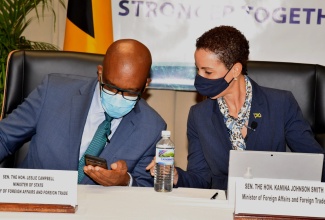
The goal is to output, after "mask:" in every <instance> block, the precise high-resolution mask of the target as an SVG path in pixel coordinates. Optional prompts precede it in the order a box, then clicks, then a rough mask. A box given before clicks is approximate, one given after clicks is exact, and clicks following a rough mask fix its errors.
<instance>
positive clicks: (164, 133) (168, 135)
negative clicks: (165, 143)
mask: <svg viewBox="0 0 325 220" xmlns="http://www.w3.org/2000/svg"><path fill="white" fill-rule="evenodd" d="M161 136H162V137H164V136H165V137H170V131H161Z"/></svg>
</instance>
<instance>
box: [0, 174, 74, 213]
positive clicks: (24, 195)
mask: <svg viewBox="0 0 325 220" xmlns="http://www.w3.org/2000/svg"><path fill="white" fill-rule="evenodd" d="M77 178H78V171H63V170H37V169H7V168H1V169H0V203H32V204H58V205H71V206H73V207H74V206H76V205H77V182H78V181H77Z"/></svg>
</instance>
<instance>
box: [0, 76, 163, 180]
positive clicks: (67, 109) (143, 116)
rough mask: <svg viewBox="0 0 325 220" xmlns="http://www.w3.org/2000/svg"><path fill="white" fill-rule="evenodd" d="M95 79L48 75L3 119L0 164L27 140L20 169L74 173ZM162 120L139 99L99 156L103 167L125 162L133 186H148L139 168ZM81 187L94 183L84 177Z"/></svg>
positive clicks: (144, 163)
mask: <svg viewBox="0 0 325 220" xmlns="http://www.w3.org/2000/svg"><path fill="white" fill-rule="evenodd" d="M97 82H98V81H97V79H96V78H87V77H81V76H73V75H63V74H50V75H49V76H47V77H46V78H45V79H44V81H43V83H42V84H41V85H40V86H39V87H37V89H35V90H34V91H33V92H32V93H31V94H30V95H29V96H28V98H27V99H26V100H25V101H24V103H23V104H22V105H20V106H19V107H18V108H17V109H16V110H14V111H13V112H12V113H11V114H10V115H9V116H8V117H7V118H5V119H4V120H2V121H1V122H0V161H1V160H2V159H3V158H4V157H5V156H7V155H8V154H12V153H14V152H15V151H16V150H17V148H18V147H19V146H21V143H22V142H24V141H26V140H28V139H31V142H30V146H29V152H28V155H27V156H26V158H25V160H24V161H23V163H22V164H21V165H20V167H22V168H31V169H56V170H77V169H78V160H79V149H80V144H81V137H82V133H83V128H84V125H85V122H86V118H87V114H88V111H89V108H90V104H91V100H92V97H93V93H94V90H95V88H96V84H97ZM165 128H166V123H165V122H164V120H163V119H162V118H161V117H160V116H159V114H158V113H156V112H155V111H154V110H153V109H152V108H151V107H149V106H148V105H147V103H146V102H145V101H144V100H140V101H139V102H138V103H137V104H136V105H135V107H134V109H133V110H132V111H131V112H130V113H129V114H127V115H126V116H124V117H123V119H122V121H121V123H120V125H119V126H118V128H117V130H116V132H115V133H114V135H113V137H112V138H111V140H110V143H108V144H107V145H106V147H105V148H104V150H103V151H102V153H101V155H100V157H103V158H105V159H106V160H107V163H108V165H110V164H111V163H113V162H116V161H117V160H125V161H126V163H127V166H128V172H129V173H130V174H131V175H132V177H133V185H135V186H137V185H138V186H152V185H153V178H152V177H151V175H150V173H149V172H147V171H146V170H145V167H146V166H147V165H148V164H149V163H150V162H151V160H152V158H153V157H154V156H155V144H156V142H157V141H158V140H159V139H160V137H161V130H164V129H165ZM82 183H83V184H95V183H94V182H93V181H92V180H91V179H89V178H88V177H87V176H86V177H85V178H84V179H83V181H82Z"/></svg>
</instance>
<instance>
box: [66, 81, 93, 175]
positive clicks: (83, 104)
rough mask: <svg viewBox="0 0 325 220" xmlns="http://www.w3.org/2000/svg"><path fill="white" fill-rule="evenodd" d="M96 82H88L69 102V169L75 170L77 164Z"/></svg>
mask: <svg viewBox="0 0 325 220" xmlns="http://www.w3.org/2000/svg"><path fill="white" fill-rule="evenodd" d="M96 85H97V80H94V81H90V82H89V83H87V84H86V85H84V86H83V87H82V88H81V89H80V93H79V94H78V95H75V96H74V97H73V98H72V101H71V112H70V115H71V117H70V128H69V132H70V143H69V146H70V149H69V153H70V158H71V159H70V169H71V170H76V169H77V168H78V162H79V152H80V144H81V138H82V133H83V129H84V126H85V123H86V119H87V115H88V111H89V108H90V104H91V101H92V98H93V94H94V90H95V87H96Z"/></svg>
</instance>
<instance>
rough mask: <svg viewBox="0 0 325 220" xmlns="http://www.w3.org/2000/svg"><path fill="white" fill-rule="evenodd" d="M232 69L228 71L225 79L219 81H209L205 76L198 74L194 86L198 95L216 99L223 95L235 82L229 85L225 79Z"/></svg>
mask: <svg viewBox="0 0 325 220" xmlns="http://www.w3.org/2000/svg"><path fill="white" fill-rule="evenodd" d="M231 68H232V67H231ZM231 68H230V69H229V70H228V72H227V73H226V75H225V76H224V77H222V78H219V79H207V78H204V77H203V76H200V75H199V74H196V76H195V81H194V86H195V88H196V90H197V91H198V93H200V94H201V95H203V96H207V97H215V96H217V95H219V94H220V93H222V92H223V91H224V90H225V89H227V87H228V86H229V84H230V83H231V82H232V80H233V79H232V80H230V82H229V83H228V82H227V81H226V80H225V77H226V76H227V74H228V73H229V71H230V70H231Z"/></svg>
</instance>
